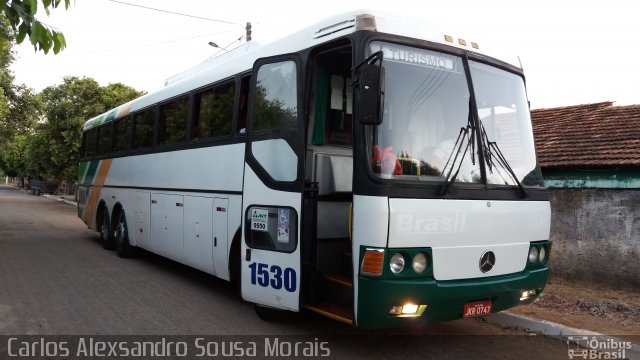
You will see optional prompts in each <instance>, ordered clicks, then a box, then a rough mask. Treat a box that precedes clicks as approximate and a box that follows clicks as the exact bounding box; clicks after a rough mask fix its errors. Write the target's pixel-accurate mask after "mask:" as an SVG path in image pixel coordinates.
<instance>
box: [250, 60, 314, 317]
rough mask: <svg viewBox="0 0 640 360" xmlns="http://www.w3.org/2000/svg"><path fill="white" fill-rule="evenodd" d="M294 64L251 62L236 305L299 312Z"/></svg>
mask: <svg viewBox="0 0 640 360" xmlns="http://www.w3.org/2000/svg"><path fill="white" fill-rule="evenodd" d="M299 63H300V62H299V61H298V59H297V58H296V57H295V56H287V57H278V58H271V59H261V60H258V61H257V62H256V63H255V65H254V70H253V76H252V89H251V95H252V96H251V103H250V110H249V111H250V113H249V119H250V121H249V126H248V141H247V148H246V152H245V173H244V196H243V206H242V209H243V214H244V216H243V225H242V226H243V236H242V240H243V241H242V245H241V246H242V247H241V269H242V270H241V276H242V286H241V288H242V297H243V298H244V299H245V300H248V301H251V302H254V303H257V304H261V305H265V306H269V307H273V308H279V309H288V310H293V311H298V310H299V307H300V303H299V299H300V253H301V251H300V246H299V244H300V241H299V239H300V219H301V218H302V214H301V213H300V212H301V204H302V189H303V186H302V170H301V169H302V155H301V151H302V149H303V146H302V137H301V134H302V133H303V131H302V126H301V124H300V121H299V119H300V109H301V106H300V104H301V100H300V95H299V89H301V86H300V79H301V77H300V70H299Z"/></svg>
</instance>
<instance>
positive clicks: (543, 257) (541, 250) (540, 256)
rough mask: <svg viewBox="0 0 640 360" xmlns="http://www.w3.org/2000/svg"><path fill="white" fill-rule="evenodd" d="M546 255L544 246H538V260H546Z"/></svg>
mask: <svg viewBox="0 0 640 360" xmlns="http://www.w3.org/2000/svg"><path fill="white" fill-rule="evenodd" d="M546 257H547V250H545V248H544V246H543V247H541V248H540V254H539V255H538V260H540V262H541V263H542V262H544V261H545V260H546Z"/></svg>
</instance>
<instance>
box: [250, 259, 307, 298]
mask: <svg viewBox="0 0 640 360" xmlns="http://www.w3.org/2000/svg"><path fill="white" fill-rule="evenodd" d="M249 268H250V269H251V284H252V285H255V284H256V283H257V284H258V285H260V286H262V287H268V286H271V287H272V288H274V289H276V290H279V289H282V288H283V287H284V289H285V290H287V291H288V292H294V291H296V272H295V270H293V269H292V268H285V269H284V271H283V270H282V268H281V267H280V266H278V265H271V266H269V265H267V264H263V263H255V262H254V263H251V264H250V265H249Z"/></svg>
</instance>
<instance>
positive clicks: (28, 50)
mask: <svg viewBox="0 0 640 360" xmlns="http://www.w3.org/2000/svg"><path fill="white" fill-rule="evenodd" d="M125 3H128V4H135V5H139V6H145V7H152V8H156V9H162V10H166V11H171V12H175V13H181V14H187V15H191V16H192V17H187V16H179V15H175V14H169V13H165V12H159V11H154V10H150V9H145V8H141V7H136V6H131V5H127V4H125ZM357 8H380V9H383V10H385V11H392V12H396V13H398V14H400V15H407V16H412V17H414V18H415V17H419V18H421V19H424V20H425V24H427V23H428V22H433V23H436V24H438V26H439V27H441V28H443V29H445V30H446V31H449V32H450V34H451V35H453V36H456V37H457V36H459V35H458V34H462V35H463V36H462V37H464V38H465V39H466V40H467V41H474V42H478V43H479V44H480V47H481V48H483V47H484V46H485V44H486V45H487V46H488V47H490V48H492V49H493V48H495V49H500V50H501V51H503V52H505V53H509V54H513V55H517V56H519V57H520V60H521V63H522V65H523V68H524V71H525V76H526V79H527V91H528V97H529V100H530V102H531V108H532V109H538V108H549V107H556V106H569V105H578V104H587V103H594V102H601V101H614V102H615V104H616V105H631V104H640V91H638V86H639V84H640V70H639V69H638V66H636V62H637V59H636V54H637V52H638V42H639V41H640V39H639V36H640V21H638V20H637V18H636V14H637V12H636V9H635V5H634V2H633V1H628V0H608V1H602V0H585V1H577V0H535V1H534V0H520V1H514V0H508V1H507V0H484V1H477V0H475V1H474V0H457V1H430V0H421V1H418V0H393V1H388V0H387V1H382V0H369V1H361V0H322V1H314V2H311V1H304V0H295V1H293V0H271V1H266V0H262V1H258V0H238V1H225V2H222V1H213V0H181V1H177V0H171V1H170V0H117V1H116V0H75V2H72V5H71V7H70V8H69V9H68V10H67V11H64V9H63V8H60V9H55V10H53V11H52V12H51V15H50V16H48V17H47V16H46V14H45V13H44V11H42V9H40V11H39V12H38V14H37V17H38V19H39V20H41V21H42V22H43V23H45V24H47V25H50V26H52V27H54V28H57V29H59V30H61V31H62V32H63V33H64V35H65V37H66V40H67V48H66V49H65V50H63V51H62V52H61V53H59V54H57V55H53V52H51V53H49V54H48V55H44V54H43V53H42V52H35V51H34V49H33V46H32V45H31V44H30V43H29V42H28V39H27V40H25V42H24V43H23V44H21V45H18V46H16V47H15V50H16V51H17V60H16V61H15V62H14V64H13V65H12V67H11V68H12V70H13V72H14V75H15V77H16V81H17V82H19V83H24V84H26V85H27V86H29V87H32V88H34V89H35V90H36V91H40V90H42V89H43V88H45V87H47V86H52V85H56V84H59V83H61V82H62V79H63V78H64V77H65V76H79V77H83V76H87V77H92V78H94V79H95V80H97V81H98V82H99V83H100V84H102V85H108V84H109V83H117V82H120V83H124V84H126V85H129V86H132V87H134V88H136V89H138V90H144V91H147V92H152V91H154V90H155V89H158V88H160V87H162V86H163V84H164V80H165V79H166V78H168V77H171V76H172V75H175V74H178V73H180V72H182V71H184V70H186V69H188V68H190V67H192V66H195V65H197V64H199V63H201V62H202V61H204V60H206V59H207V58H210V57H212V56H216V55H219V54H220V53H223V52H224V51H225V50H222V49H221V48H214V47H212V46H210V45H208V43H209V42H214V43H216V44H218V45H219V46H221V47H223V48H225V49H227V50H229V49H232V48H234V47H236V46H238V45H240V44H241V42H240V41H237V39H238V38H240V37H241V36H242V35H244V32H245V30H244V27H245V24H246V22H251V23H252V28H253V29H252V32H253V40H255V41H259V42H268V41H270V40H273V39H275V38H278V37H280V36H282V35H285V34H287V33H291V32H295V31H296V30H298V29H300V28H302V27H305V26H307V25H309V24H311V23H313V22H316V21H319V20H322V19H323V18H325V17H328V16H330V15H332V14H335V13H338V12H342V11H346V10H351V9H357ZM201 18H206V19H201ZM213 20H217V21H213ZM241 41H242V42H244V38H243V39H242V40H241Z"/></svg>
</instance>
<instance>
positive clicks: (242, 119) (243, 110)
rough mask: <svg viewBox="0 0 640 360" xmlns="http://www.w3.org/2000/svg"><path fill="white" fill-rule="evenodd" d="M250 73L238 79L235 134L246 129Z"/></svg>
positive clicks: (240, 133)
mask: <svg viewBox="0 0 640 360" xmlns="http://www.w3.org/2000/svg"><path fill="white" fill-rule="evenodd" d="M250 85H251V75H247V76H245V77H243V78H242V80H241V81H240V101H239V104H238V124H237V127H236V134H239V135H244V134H245V132H246V129H247V113H248V112H249V86H250Z"/></svg>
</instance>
